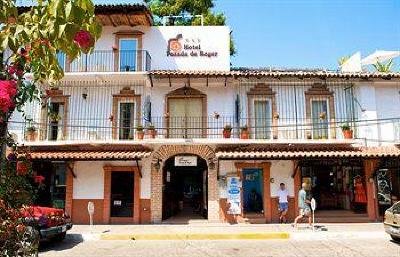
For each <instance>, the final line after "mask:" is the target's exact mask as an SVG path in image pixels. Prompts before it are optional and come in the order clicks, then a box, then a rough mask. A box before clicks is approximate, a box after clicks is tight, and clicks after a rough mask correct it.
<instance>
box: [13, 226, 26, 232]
mask: <svg viewBox="0 0 400 257" xmlns="http://www.w3.org/2000/svg"><path fill="white" fill-rule="evenodd" d="M15 230H17V232H18V233H22V232H24V231H25V225H24V224H18V225H17V226H16V227H15Z"/></svg>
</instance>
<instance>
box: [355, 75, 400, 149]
mask: <svg viewBox="0 0 400 257" xmlns="http://www.w3.org/2000/svg"><path fill="white" fill-rule="evenodd" d="M356 97H357V99H358V101H359V103H360V106H361V107H360V108H359V109H362V111H361V110H359V118H360V119H361V120H372V121H369V122H361V123H360V127H359V131H358V132H359V137H360V138H366V139H372V140H371V141H368V142H367V143H368V145H382V144H389V143H391V142H394V141H396V140H397V141H398V140H400V85H399V83H393V82H375V83H372V82H364V83H359V84H358V85H357V88H356ZM376 119H378V120H379V121H378V124H377V122H376V121H375V120H376Z"/></svg>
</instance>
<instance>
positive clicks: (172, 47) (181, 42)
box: [167, 34, 218, 58]
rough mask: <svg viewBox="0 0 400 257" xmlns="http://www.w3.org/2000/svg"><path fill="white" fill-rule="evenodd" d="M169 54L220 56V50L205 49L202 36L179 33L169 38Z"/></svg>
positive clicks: (176, 55)
mask: <svg viewBox="0 0 400 257" xmlns="http://www.w3.org/2000/svg"><path fill="white" fill-rule="evenodd" d="M167 56H171V57H208V58H213V57H217V56H218V52H217V51H215V50H210V49H204V46H203V44H202V42H201V39H200V38H193V37H184V36H183V34H178V35H176V37H174V38H170V39H169V40H168V49H167Z"/></svg>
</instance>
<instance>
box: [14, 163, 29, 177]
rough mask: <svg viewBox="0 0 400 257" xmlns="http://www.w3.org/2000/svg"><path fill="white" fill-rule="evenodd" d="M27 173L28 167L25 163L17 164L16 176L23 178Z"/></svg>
mask: <svg viewBox="0 0 400 257" xmlns="http://www.w3.org/2000/svg"><path fill="white" fill-rule="evenodd" d="M26 173H28V165H27V163H26V162H25V161H18V162H17V174H18V175H19V176H25V175H26Z"/></svg>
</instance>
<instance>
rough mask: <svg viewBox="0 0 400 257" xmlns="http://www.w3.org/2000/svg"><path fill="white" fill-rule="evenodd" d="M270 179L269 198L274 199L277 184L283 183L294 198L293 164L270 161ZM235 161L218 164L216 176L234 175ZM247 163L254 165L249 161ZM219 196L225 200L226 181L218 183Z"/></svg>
mask: <svg viewBox="0 0 400 257" xmlns="http://www.w3.org/2000/svg"><path fill="white" fill-rule="evenodd" d="M268 162H270V163H271V168H270V172H271V173H270V178H271V179H273V180H274V182H273V183H271V196H272V197H275V196H277V195H276V192H277V191H278V188H279V184H280V183H285V184H286V188H287V190H288V191H289V195H290V196H294V190H295V188H294V179H293V178H292V174H293V169H294V167H293V162H292V161H290V160H271V161H268ZM234 163H235V161H229V160H223V161H220V162H219V172H218V175H219V176H221V177H224V176H226V175H228V174H233V175H236V174H237V173H236V172H237V170H236V168H235V164H234ZM249 163H254V162H252V161H249ZM218 182H219V196H220V198H226V197H227V196H226V185H225V184H226V181H224V180H222V179H220V180H219V181H218Z"/></svg>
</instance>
